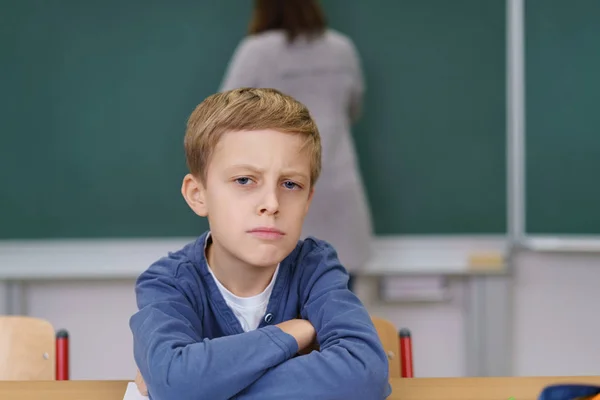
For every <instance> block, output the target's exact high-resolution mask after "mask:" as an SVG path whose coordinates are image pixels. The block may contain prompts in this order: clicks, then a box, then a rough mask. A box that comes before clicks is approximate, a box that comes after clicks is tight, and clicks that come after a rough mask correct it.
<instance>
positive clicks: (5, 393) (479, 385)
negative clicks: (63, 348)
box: [0, 376, 600, 400]
mask: <svg viewBox="0 0 600 400" xmlns="http://www.w3.org/2000/svg"><path fill="white" fill-rule="evenodd" d="M127 382H128V381H46V382H40V381H36V382H6V381H0V399H2V400H34V399H35V400H40V399H42V400H123V395H124V394H125V388H126V387H127ZM560 382H563V383H566V382H569V383H591V384H595V385H600V376H588V377H531V378H530V377H523V378H521V377H515V378H511V377H509V378H413V379H392V380H391V383H392V391H393V393H392V395H391V396H390V397H388V400H508V399H509V398H510V397H514V398H515V400H537V398H538V395H539V394H540V392H541V390H542V388H544V387H545V386H547V385H551V384H554V383H560Z"/></svg>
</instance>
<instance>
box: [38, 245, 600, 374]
mask: <svg viewBox="0 0 600 400" xmlns="http://www.w3.org/2000/svg"><path fill="white" fill-rule="evenodd" d="M599 283H600V255H598V256H589V255H559V254H533V253H528V254H524V255H522V256H520V257H519V258H518V259H517V273H516V276H515V291H514V293H515V294H514V296H515V302H514V303H515V310H514V317H515V326H514V328H515V330H514V340H515V349H514V350H515V351H514V354H515V356H514V365H513V372H514V375H571V374H576V375H577V374H595V375H600V361H599V360H600V340H598V332H600V318H598V313H599V309H600V289H599ZM133 285H134V281H133V280H121V281H87V282H86V281H57V282H38V283H32V284H29V285H28V287H27V290H26V298H27V303H28V310H29V313H30V314H31V315H34V316H38V317H43V318H47V319H49V320H50V321H51V322H52V324H53V325H54V326H55V327H56V328H57V329H58V328H63V327H65V328H67V329H68V330H69V331H70V333H71V350H72V353H71V373H72V378H73V379H131V378H132V377H133V376H134V371H135V365H134V362H133V358H132V347H131V334H130V331H129V326H128V321H129V317H130V316H131V314H132V313H133V312H134V311H135V298H134V293H133ZM463 288H464V283H463V282H462V280H461V279H455V280H452V283H451V293H452V297H453V299H452V301H450V302H448V303H433V304H416V305H410V304H409V305H407V304H404V305H394V304H383V303H381V302H379V301H377V299H376V282H375V280H374V279H373V278H364V279H362V280H361V281H360V282H359V286H358V292H359V295H360V296H361V298H362V299H363V300H364V301H365V303H366V305H367V307H368V308H369V311H370V312H371V313H373V314H377V315H380V316H383V317H386V318H388V319H390V320H392V321H393V322H394V323H395V324H396V325H397V326H398V327H399V328H401V327H409V328H410V329H411V331H412V333H413V346H414V349H413V350H414V358H415V359H414V363H415V375H416V376H420V377H426V376H464V375H465V371H466V369H465V356H464V354H465V346H466V345H465V340H464V335H465V332H464V325H465V324H464V322H465V315H464V311H463V310H464V307H463V305H464V301H465V296H464V295H463Z"/></svg>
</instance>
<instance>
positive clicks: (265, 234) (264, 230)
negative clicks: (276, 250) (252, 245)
mask: <svg viewBox="0 0 600 400" xmlns="http://www.w3.org/2000/svg"><path fill="white" fill-rule="evenodd" d="M248 233H250V234H251V235H252V236H255V237H257V238H260V239H267V240H277V239H281V238H282V237H283V236H284V235H285V233H283V232H282V231H280V230H279V229H277V228H273V227H268V226H261V227H258V228H254V229H251V230H249V231H248Z"/></svg>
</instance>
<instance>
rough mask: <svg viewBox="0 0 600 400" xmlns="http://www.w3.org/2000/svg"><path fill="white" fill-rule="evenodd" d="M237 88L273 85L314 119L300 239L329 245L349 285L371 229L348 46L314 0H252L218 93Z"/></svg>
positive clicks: (357, 76)
mask: <svg viewBox="0 0 600 400" xmlns="http://www.w3.org/2000/svg"><path fill="white" fill-rule="evenodd" d="M237 87H271V88H275V89H278V90H280V91H282V92H284V93H287V94H289V95H291V96H292V97H295V98H296V99H298V100H299V101H301V102H302V103H304V104H305V105H306V106H307V107H308V109H309V110H310V112H311V114H312V116H313V117H314V119H315V121H316V122H317V125H318V127H319V131H320V133H321V141H322V146H323V159H322V160H323V161H322V162H323V167H322V174H321V177H320V178H319V181H318V182H317V184H316V187H315V195H314V198H313V201H312V205H311V208H310V211H309V213H308V215H307V217H306V219H305V223H304V231H303V236H308V235H310V236H315V237H317V238H319V239H323V240H326V241H328V242H329V243H331V244H332V245H333V246H334V247H335V248H336V250H337V252H338V256H339V258H340V260H341V262H342V264H343V265H344V267H345V268H346V269H347V270H348V272H349V273H350V275H351V284H350V285H351V287H352V280H353V279H352V277H353V275H354V274H355V273H356V272H358V271H359V270H360V269H361V267H363V266H364V265H365V263H366V262H367V259H368V257H369V251H370V243H371V234H372V227H371V215H370V211H369V207H368V203H367V198H366V194H365V191H364V186H363V182H362V178H361V176H360V172H359V168H358V161H357V157H356V153H355V148H354V142H353V139H352V135H351V132H350V127H351V125H352V123H354V122H355V121H356V120H357V119H358V117H359V115H360V111H361V102H362V98H363V91H364V82H363V73H362V70H361V63H360V59H359V56H358V54H357V51H356V48H355V46H354V44H353V43H352V41H351V40H350V38H348V37H347V36H345V35H343V34H342V33H340V32H337V31H334V30H332V29H329V28H328V27H327V25H326V22H325V17H324V14H323V11H322V9H321V8H320V6H319V4H318V2H317V0H255V2H254V11H253V15H252V19H251V22H250V27H249V35H248V36H246V37H245V38H244V39H243V40H242V41H241V43H240V44H239V45H238V47H237V49H236V50H235V52H234V54H233V57H232V59H231V61H230V63H229V66H228V68H227V71H226V73H225V77H224V80H223V83H222V86H221V90H230V89H234V88H237Z"/></svg>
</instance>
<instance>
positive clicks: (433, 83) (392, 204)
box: [0, 0, 506, 238]
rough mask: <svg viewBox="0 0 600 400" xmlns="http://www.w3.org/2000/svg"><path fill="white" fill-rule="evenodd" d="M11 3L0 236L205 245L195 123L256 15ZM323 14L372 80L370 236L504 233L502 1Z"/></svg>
mask: <svg viewBox="0 0 600 400" xmlns="http://www.w3.org/2000/svg"><path fill="white" fill-rule="evenodd" d="M0 1H2V7H1V8H2V13H1V14H0V33H1V35H0V47H1V50H2V53H1V54H2V63H1V66H0V68H1V70H0V76H1V77H2V90H0V132H1V133H2V142H1V143H2V145H1V146H0V182H1V183H2V186H1V189H0V190H1V192H0V194H1V196H0V238H69V237H151V236H155V237H158V236H188V235H195V234H198V233H199V232H201V231H202V230H204V229H205V228H206V222H205V221H204V220H203V219H200V218H198V217H196V216H195V215H193V214H192V212H191V211H190V210H189V209H188V207H187V205H186V204H185V203H184V201H183V199H182V198H181V195H180V192H179V187H180V182H181V179H182V177H183V175H184V173H185V171H186V170H185V165H184V158H183V148H182V138H183V133H184V128H185V121H186V118H187V116H188V115H189V113H190V112H191V110H192V109H193V107H194V106H195V105H196V104H197V103H198V102H199V101H201V100H202V99H203V98H204V97H206V96H207V95H209V94H211V93H213V92H214V91H216V90H217V89H218V86H219V83H220V81H221V77H222V74H223V71H224V69H225V67H226V65H227V62H228V60H229V57H230V56H231V54H232V52H233V50H234V48H235V46H236V45H237V43H238V41H239V40H240V39H241V38H242V37H243V35H244V34H245V30H246V26H247V23H248V17H249V15H250V7H251V2H250V1H239V0H219V1H199V0H194V1H192V0H178V1H164V0H145V1H139V0H138V1H136V0H134V1H121V0H103V1H93V2H89V1H87V2H81V1H75V0H54V1H42V0H20V1H8V0H0ZM323 3H324V5H325V7H326V10H327V13H328V16H329V20H330V22H331V24H332V26H333V27H334V28H339V29H340V30H342V31H344V32H346V33H348V34H350V35H351V36H352V37H353V39H354V40H355V41H356V44H357V47H358V49H359V51H360V52H361V55H362V58H363V62H364V66H365V70H366V75H367V85H368V94H367V99H366V104H365V117H364V119H363V120H362V121H361V122H360V125H359V126H358V127H357V129H356V130H355V136H356V139H357V145H358V152H359V157H360V162H361V167H362V169H363V171H364V176H365V180H366V184H367V188H368V191H369V199H370V203H371V206H372V209H373V215H374V218H375V227H376V231H377V233H378V234H415V233H431V234H437V233H501V232H504V231H505V225H506V224H505V220H506V213H505V197H506V193H505V186H506V181H505V15H504V14H505V11H504V10H505V5H504V1H501V0H487V1H480V0H453V1H446V0H411V1H406V0H385V1H384V0H380V1H375V2H366V1H342V0H325V1H323Z"/></svg>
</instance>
